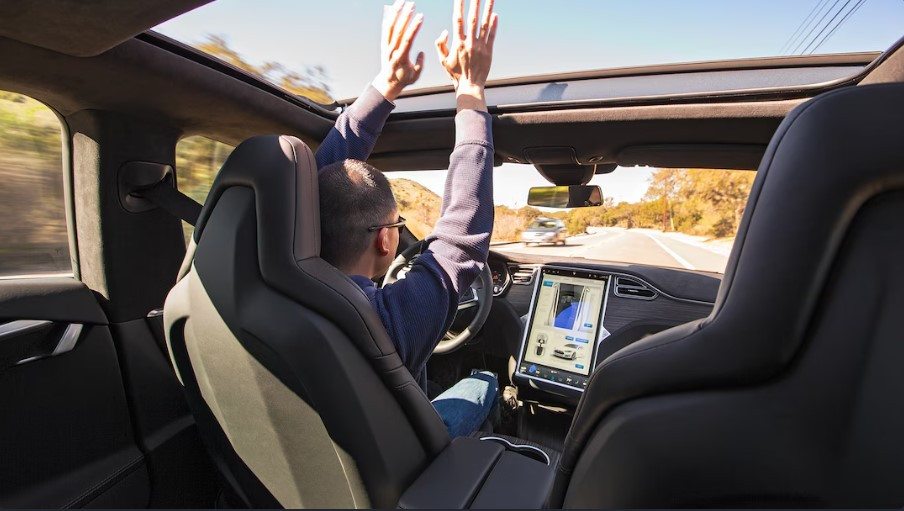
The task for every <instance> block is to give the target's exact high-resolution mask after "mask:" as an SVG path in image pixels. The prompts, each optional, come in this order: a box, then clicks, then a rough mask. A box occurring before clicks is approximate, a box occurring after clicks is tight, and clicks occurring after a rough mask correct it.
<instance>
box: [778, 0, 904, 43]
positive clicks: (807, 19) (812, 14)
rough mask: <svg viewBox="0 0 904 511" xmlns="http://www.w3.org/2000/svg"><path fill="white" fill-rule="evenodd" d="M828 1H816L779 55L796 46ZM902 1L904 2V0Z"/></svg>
mask: <svg viewBox="0 0 904 511" xmlns="http://www.w3.org/2000/svg"><path fill="white" fill-rule="evenodd" d="M828 1H829V0H817V1H816V5H814V6H813V9H811V10H810V14H807V16H806V17H805V18H804V20H803V21H801V22H800V25H798V26H797V28H796V29H794V33H793V34H791V37H789V38H788V40H787V41H785V44H783V45H782V49H781V50H779V54H781V55H784V53H785V50H786V49H791V45H792V44H794V41H796V40H797V36H799V35H803V32H804V30H806V28H805V27H806V26H807V25H809V24H810V18H813V19H815V18H816V16H815V14H816V11H818V10H820V9H821V8H822V7H821V5H822V4H825V3H826V2H828ZM902 1H904V0H902Z"/></svg>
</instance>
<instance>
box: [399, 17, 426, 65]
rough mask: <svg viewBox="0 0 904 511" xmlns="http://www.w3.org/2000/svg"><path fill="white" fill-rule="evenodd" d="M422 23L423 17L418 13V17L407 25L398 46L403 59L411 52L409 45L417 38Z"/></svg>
mask: <svg viewBox="0 0 904 511" xmlns="http://www.w3.org/2000/svg"><path fill="white" fill-rule="evenodd" d="M423 23H424V15H423V14H420V13H418V15H417V16H415V17H414V21H412V22H411V24H410V25H408V30H406V31H405V37H404V38H402V44H401V46H399V50H400V51H401V52H402V55H404V57H403V58H407V55H408V52H409V51H411V45H412V44H413V43H414V38H415V37H416V36H417V33H418V31H419V30H420V29H421V25H422V24H423Z"/></svg>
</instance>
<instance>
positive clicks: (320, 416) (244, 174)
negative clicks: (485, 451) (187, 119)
mask: <svg viewBox="0 0 904 511" xmlns="http://www.w3.org/2000/svg"><path fill="white" fill-rule="evenodd" d="M319 229H320V219H319V199H318V195H317V168H316V164H315V162H314V158H313V155H312V154H311V151H310V149H308V148H307V146H305V145H304V144H303V143H302V142H301V141H300V140H298V139H296V138H293V137H286V136H282V137H280V136H262V137H255V138H252V139H249V140H248V141H246V142H244V143H242V144H241V145H239V146H238V147H237V148H236V149H235V151H234V152H233V154H232V155H231V156H230V157H229V159H228V160H227V161H226V163H225V164H224V165H223V168H222V169H221V170H220V172H219V174H218V175H217V178H216V180H215V181H214V184H213V186H212V187H211V192H210V195H209V196H208V199H207V202H206V204H205V205H204V209H203V211H202V213H201V217H200V218H199V221H198V224H197V226H196V229H195V233H194V236H193V239H192V242H191V244H190V247H189V251H188V252H189V253H188V255H187V256H186V260H185V263H184V264H183V268H182V271H181V272H180V276H179V280H178V283H177V284H176V286H175V287H174V288H173V290H172V291H171V292H170V294H169V296H168V298H167V301H166V306H165V309H164V319H165V323H166V333H167V342H168V344H169V347H170V353H171V356H172V359H173V362H174V366H175V367H176V369H177V372H178V374H179V377H180V380H181V381H182V383H183V385H184V386H185V389H186V393H187V395H188V397H189V402H190V404H191V407H192V410H193V413H194V414H195V416H196V419H197V421H198V424H199V427H200V428H201V432H202V438H203V439H204V441H205V443H206V445H207V447H208V449H209V451H210V452H211V454H212V457H213V458H214V461H215V462H216V463H217V465H218V467H219V468H220V472H221V474H222V475H223V477H224V478H225V479H226V481H227V482H228V483H229V485H230V486H231V487H232V489H233V490H234V491H235V493H236V495H237V496H238V498H240V499H241V500H242V501H243V502H242V503H243V504H245V505H249V506H255V507H277V506H283V507H368V506H375V507H394V506H395V505H396V503H397V501H398V498H399V496H400V495H401V493H402V492H403V491H404V490H405V488H407V486H408V485H409V484H410V483H411V482H412V481H413V480H414V478H415V477H416V476H417V475H418V474H419V472H420V470H421V469H422V468H423V467H424V466H425V465H426V464H427V463H428V461H429V460H430V459H432V458H433V457H434V456H435V455H436V454H437V453H438V452H439V451H440V450H442V449H443V448H444V447H445V445H446V444H448V442H449V438H448V435H447V433H446V430H445V427H444V426H443V424H442V421H441V419H440V418H439V416H438V415H437V413H436V411H435V410H434V409H433V407H432V405H431V404H430V402H429V400H428V399H427V398H426V396H425V395H424V393H423V392H422V391H421V389H420V388H419V387H418V385H417V383H416V382H415V381H414V380H413V379H412V377H411V375H410V374H409V373H408V371H407V369H406V368H405V367H404V366H403V365H402V363H401V360H400V358H399V356H398V355H397V353H396V352H395V348H394V346H393V344H392V342H391V340H390V339H389V338H388V336H387V334H386V332H385V330H384V329H383V326H382V324H381V322H380V320H379V318H378V317H377V316H376V314H375V312H374V311H373V310H372V308H371V306H370V303H369V302H368V300H367V298H366V297H365V295H364V294H363V292H362V291H361V290H360V289H359V288H358V287H357V286H356V285H355V284H354V283H353V282H352V281H351V280H350V279H348V278H347V277H346V276H345V275H343V274H342V273H340V272H339V271H338V270H336V269H335V268H333V267H332V266H330V265H329V264H327V263H326V262H324V261H323V260H321V259H320V258H319V244H320V238H319Z"/></svg>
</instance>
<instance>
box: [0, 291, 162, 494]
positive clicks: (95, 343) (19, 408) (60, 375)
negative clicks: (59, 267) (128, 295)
mask: <svg viewBox="0 0 904 511" xmlns="http://www.w3.org/2000/svg"><path fill="white" fill-rule="evenodd" d="M23 320H27V321H32V322H35V321H36V320H41V321H47V322H48V323H40V324H37V326H35V327H34V328H30V329H28V328H26V329H18V330H16V331H13V329H10V328H7V330H8V331H9V332H8V334H7V335H5V336H4V337H3V338H0V353H2V358H0V410H2V420H0V439H2V440H0V442H2V443H0V445H2V455H0V507H14V508H15V507H44V508H50V507H83V506H88V507H92V506H97V505H102V506H103V505H112V506H116V507H144V506H146V505H147V504H148V498H149V493H150V483H149V476H148V470H147V467H146V466H145V457H144V455H143V454H142V451H141V450H140V449H139V448H138V445H137V443H136V441H135V438H134V434H133V427H132V422H131V418H130V415H129V408H128V402H127V400H126V393H125V389H124V388H123V383H122V376H121V368H120V364H119V360H118V357H117V353H116V350H115V348H114V344H113V338H112V336H111V333H110V328H109V326H108V325H107V324H106V319H105V318H104V315H103V312H102V311H101V310H100V308H99V306H98V304H97V301H96V300H95V298H94V296H93V294H92V293H91V292H90V291H89V290H88V289H87V288H86V287H85V286H84V285H82V284H81V283H78V282H77V281H75V280H73V279H69V278H61V279H21V280H4V281H0V325H3V324H6V325H8V324H9V323H10V322H14V321H23ZM71 324H76V325H82V327H81V329H80V330H79V331H78V335H77V337H75V338H74V339H70V340H69V342H68V344H69V345H71V349H70V350H57V347H58V346H60V339H61V337H62V336H63V334H64V333H65V332H66V331H67V329H68V331H69V332H70V334H72V332H73V329H72V328H69V326H70V325H71ZM18 325H23V323H18ZM64 344H65V343H64ZM65 347H67V346H65V345H64V348H65ZM55 350H57V351H58V352H57V354H55V355H54V351H55ZM21 360H26V362H24V363H19V362H20V361H21ZM105 503H106V504H105Z"/></svg>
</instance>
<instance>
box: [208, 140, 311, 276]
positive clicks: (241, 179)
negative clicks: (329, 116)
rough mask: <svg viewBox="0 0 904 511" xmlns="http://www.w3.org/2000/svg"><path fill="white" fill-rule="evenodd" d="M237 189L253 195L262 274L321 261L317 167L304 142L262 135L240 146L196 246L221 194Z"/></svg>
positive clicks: (221, 177) (211, 200)
mask: <svg viewBox="0 0 904 511" xmlns="http://www.w3.org/2000/svg"><path fill="white" fill-rule="evenodd" d="M233 186H243V187H247V188H251V189H253V190H254V194H255V197H256V198H257V201H256V213H257V216H258V218H259V219H260V223H261V225H265V226H267V228H266V229H261V231H260V232H259V234H258V236H259V239H258V257H259V258H260V262H261V269H262V270H264V269H265V268H268V267H273V266H276V267H280V266H282V267H284V268H285V267H286V266H284V265H289V266H291V267H295V265H296V262H297V261H300V260H303V259H308V258H311V257H318V256H319V255H320V197H319V195H318V192H317V163H316V161H315V160H314V154H313V153H312V152H311V150H310V149H309V148H308V146H307V145H306V144H305V143H304V142H302V141H301V140H299V139H297V138H295V137H290V136H286V135H262V136H258V137H254V138H249V139H248V140H246V141H244V142H242V143H241V144H239V146H238V147H236V148H235V150H234V151H233V152H232V154H231V155H230V156H229V158H228V159H227V160H226V162H225V163H224V164H223V167H222V168H221V169H220V172H219V174H217V177H216V179H215V180H214V183H213V186H212V187H211V189H210V194H209V195H208V198H207V202H206V204H205V208H204V209H203V211H202V212H201V216H200V218H198V223H197V225H196V226H195V233H194V239H195V242H197V241H198V240H200V239H201V237H202V236H203V235H204V226H205V225H206V223H207V219H208V218H209V217H210V212H211V211H213V209H214V206H215V204H216V202H217V200H219V198H220V196H221V195H222V194H223V191H224V190H226V189H227V188H230V187H233Z"/></svg>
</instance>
